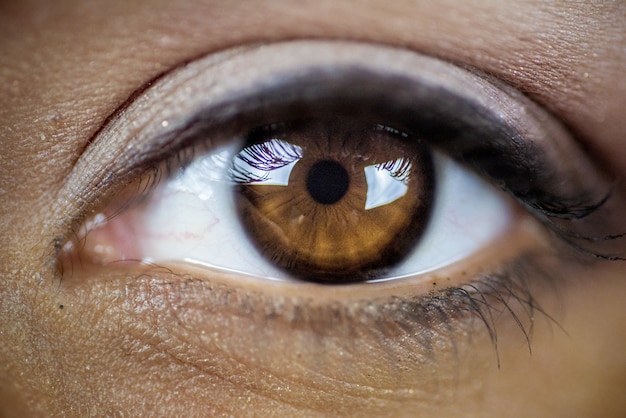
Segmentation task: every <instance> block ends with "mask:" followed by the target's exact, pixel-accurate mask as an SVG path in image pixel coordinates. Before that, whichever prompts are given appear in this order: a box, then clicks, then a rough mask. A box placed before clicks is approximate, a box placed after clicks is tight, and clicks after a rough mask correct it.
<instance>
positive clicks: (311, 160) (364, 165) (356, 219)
mask: <svg viewBox="0 0 626 418" xmlns="http://www.w3.org/2000/svg"><path fill="white" fill-rule="evenodd" d="M231 172H232V176H233V178H234V180H235V181H236V182H237V183H238V186H237V192H236V200H237V207H238V210H239V215H240V217H241V219H242V222H243V224H244V227H245V228H246V230H247V232H248V234H249V236H250V238H251V240H252V241H253V242H254V244H255V245H256V247H257V248H258V250H259V251H260V252H261V253H262V254H263V255H264V256H265V257H266V258H267V259H269V260H270V261H271V262H273V263H274V264H276V265H277V266H279V267H280V268H282V269H284V270H286V271H288V272H290V273H291V274H292V275H294V276H296V277H298V278H301V279H305V280H312V281H318V282H324V283H344V282H352V281H360V280H368V279H373V278H376V277H378V276H379V275H380V274H384V272H385V270H386V269H388V268H390V267H392V266H393V265H394V264H396V263H397V262H399V261H400V260H401V259H402V258H403V257H404V256H405V255H406V254H407V252H408V251H409V250H410V249H411V248H412V247H413V246H414V245H415V243H416V241H417V240H418V239H419V237H420V235H421V233H422V232H423V230H424V227H425V226H426V223H427V220H428V215H429V212H430V209H431V206H432V203H433V196H432V195H433V188H434V174H433V165H432V159H431V154H430V152H429V150H428V148H427V147H426V146H425V145H423V144H422V143H421V142H420V141H418V140H417V139H415V138H411V137H409V136H408V135H406V134H404V133H401V132H399V131H397V130H395V129H393V128H390V127H387V126H384V125H376V126H372V125H371V124H368V123H366V122H362V121H358V120H346V119H324V120H308V121H304V122H297V123H289V124H284V125H270V126H266V127H264V128H260V129H258V130H255V131H254V132H252V133H251V134H250V135H249V137H248V142H247V143H246V145H245V146H244V148H243V149H242V150H241V151H240V152H239V153H238V154H237V156H236V157H235V159H234V161H233V168H232V171H231Z"/></svg>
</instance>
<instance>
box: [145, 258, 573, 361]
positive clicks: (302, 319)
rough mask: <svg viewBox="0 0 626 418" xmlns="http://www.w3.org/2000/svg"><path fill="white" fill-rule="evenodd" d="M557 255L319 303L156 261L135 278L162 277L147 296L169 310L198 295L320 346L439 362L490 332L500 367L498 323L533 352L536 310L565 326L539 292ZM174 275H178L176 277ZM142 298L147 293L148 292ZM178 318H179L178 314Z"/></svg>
mask: <svg viewBox="0 0 626 418" xmlns="http://www.w3.org/2000/svg"><path fill="white" fill-rule="evenodd" d="M555 261H556V263H557V264H558V263H559V262H562V260H561V259H560V258H559V257H558V256H556V255H547V256H546V255H545V254H539V253H529V254H525V255H523V256H520V257H518V259H517V260H516V261H513V262H511V263H510V264H508V265H506V266H503V267H502V268H500V269H498V270H497V271H495V272H493V273H489V274H482V275H480V276H479V277H477V278H476V279H474V280H473V281H471V282H469V283H468V284H465V285H462V286H460V287H450V288H442V289H438V290H433V291H432V292H430V293H428V294H426V295H420V296H405V295H398V296H393V297H387V298H380V299H372V300H357V301H352V302H340V301H336V302H331V303H326V302H322V303H320V304H317V303H315V302H314V301H313V299H312V298H307V297H302V296H298V297H290V298H286V297H278V296H275V295H274V296H268V295H266V294H264V293H260V292H253V291H250V292H249V291H245V290H242V289H235V288H233V287H232V286H230V285H221V284H217V283H214V282H211V281H208V280H206V279H196V278H193V277H192V276H190V275H187V274H185V275H179V274H177V273H173V272H172V271H171V270H169V269H168V268H166V267H160V266H155V265H151V266H148V267H147V268H146V271H145V272H144V273H143V274H142V275H141V276H138V277H137V278H136V279H135V281H136V282H138V283H139V282H140V281H141V277H146V278H148V280H150V283H151V285H150V287H151V288H152V287H153V284H154V283H155V282H161V283H163V284H162V285H161V286H159V287H162V288H161V289H159V290H158V291H156V292H154V293H152V292H151V293H152V294H151V295H150V297H153V298H157V299H159V301H158V303H159V305H162V304H163V300H166V304H167V310H168V311H169V312H181V311H182V310H183V309H187V310H188V309H189V306H190V303H191V306H193V300H199V301H200V302H199V303H200V305H199V307H198V308H196V309H197V310H198V311H197V314H198V315H206V316H207V318H205V319H204V320H211V318H212V317H211V315H214V312H220V311H226V312H228V314H229V315H233V316H243V317H246V318H249V319H250V320H252V321H255V322H256V323H258V324H259V326H257V327H255V328H256V329H258V330H259V332H263V331H262V330H263V329H264V327H266V326H268V325H269V324H271V323H274V324H273V325H277V324H282V326H286V327H287V329H290V330H292V331H294V332H295V331H298V332H307V333H309V334H310V335H312V336H313V338H314V339H315V340H317V341H318V342H319V345H320V347H325V346H326V345H325V342H326V341H329V340H335V341H340V343H341V344H342V345H343V346H344V347H345V349H346V350H351V351H358V350H359V349H363V348H362V347H360V344H362V343H365V344H367V345H368V347H371V344H374V345H373V348H374V349H378V350H379V352H380V353H385V355H386V356H389V358H390V359H393V358H396V359H397V358H403V359H411V360H413V361H419V362H427V363H432V364H436V363H437V360H438V359H439V358H444V357H449V356H452V359H454V357H456V356H457V350H458V348H459V347H461V346H462V344H466V343H468V342H469V343H471V341H472V340H473V339H477V338H481V337H479V335H481V334H482V335H483V336H484V335H485V333H486V335H487V338H488V339H489V340H490V341H491V344H492V347H493V349H494V361H495V362H496V363H497V365H498V367H500V357H499V351H498V344H499V342H500V339H499V336H498V329H499V328H500V327H502V326H504V325H507V326H508V325H510V324H514V325H515V326H517V327H518V328H519V332H520V335H521V337H522V339H523V341H525V343H526V344H527V346H528V350H529V353H530V352H532V347H531V346H532V335H533V325H534V323H535V321H536V319H537V318H536V316H537V314H540V315H541V316H543V317H545V318H546V319H547V320H548V322H549V323H552V324H556V325H557V327H560V326H559V324H558V323H557V322H556V321H555V319H553V318H552V317H551V316H550V315H549V314H548V313H546V312H545V311H544V309H543V308H542V307H541V305H540V304H539V302H538V300H537V299H536V298H535V296H534V295H535V292H538V291H539V289H540V291H542V292H545V291H546V289H547V291H552V292H554V291H555V290H556V289H555V287H554V284H555V283H557V282H558V280H557V279H556V278H555V277H554V276H555V275H554V272H553V271H552V268H550V267H546V266H547V265H552V264H553V263H554V262H555ZM172 276H175V277H176V279H175V280H172V279H171V277H172ZM167 277H170V279H167ZM159 278H160V279H159ZM437 287H438V286H437ZM406 288H409V286H408V285H407V286H406ZM543 296H544V294H543V293H542V297H543ZM141 299H142V300H144V301H145V297H141ZM190 301H191V302H190ZM191 316H195V314H193V313H192V314H191ZM173 326H181V323H180V321H179V323H178V325H176V324H173ZM190 328H191V329H193V327H190ZM506 335H507V336H509V334H508V333H507V334H506ZM265 349H267V350H271V349H272V347H266V348H265ZM322 351H323V349H322ZM319 354H320V355H321V356H323V354H324V353H323V352H320V353H319Z"/></svg>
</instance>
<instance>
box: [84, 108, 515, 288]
mask: <svg viewBox="0 0 626 418" xmlns="http://www.w3.org/2000/svg"><path fill="white" fill-rule="evenodd" d="M169 171H172V175H171V176H170V178H168V179H165V180H162V181H161V182H160V184H159V185H158V186H157V187H156V188H155V190H154V191H153V192H152V193H150V195H149V197H147V198H146V199H144V200H143V201H142V202H141V203H140V204H138V205H136V206H134V207H133V208H132V209H130V210H127V211H125V212H123V213H121V214H119V215H118V216H113V215H112V214H111V213H108V214H107V213H104V214H98V215H97V216H96V218H97V219H109V220H108V221H106V222H103V223H102V224H101V225H99V226H98V227H95V228H93V229H92V230H91V231H90V232H89V234H88V235H87V237H86V242H85V246H84V250H83V251H84V254H85V256H87V257H88V258H89V259H91V260H98V261H99V262H101V263H102V262H104V263H107V262H113V261H118V260H128V259H131V260H132V259H135V260H146V261H147V260H149V261H151V262H156V263H167V262H172V261H177V260H184V261H186V262H189V263H195V264H200V265H203V266H207V267H210V268H212V269H215V270H228V271H234V272H237V273H239V274H245V275H250V276H256V277H262V278H274V279H289V278H297V279H304V280H310V281H316V282H324V283H344V282H354V281H365V280H369V281H372V280H385V279H387V280H388V279H393V278H398V277H409V276H414V275H418V274H423V273H425V272H429V271H433V270H435V269H437V268H441V267H444V266H446V265H449V264H451V263H453V262H456V261H459V260H462V259H463V258H465V257H468V256H471V255H472V253H474V252H476V251H478V250H480V249H481V248H482V247H484V246H486V245H489V244H490V243H492V242H493V241H494V240H495V239H496V238H498V237H499V236H500V235H502V234H503V233H504V232H505V231H506V230H507V228H509V227H510V224H511V223H512V218H513V214H512V208H511V206H510V205H509V204H508V203H507V202H506V200H505V198H504V197H503V196H502V194H501V193H498V192H497V191H496V190H494V189H493V188H491V187H489V186H488V185H487V184H486V183H485V182H484V180H481V179H479V178H478V177H477V176H476V175H474V174H472V173H471V172H470V171H469V170H467V169H464V168H462V167H461V166H460V165H459V164H458V163H455V162H453V161H452V160H451V159H450V158H449V157H446V156H445V155H443V154H442V153H441V152H433V150H432V147H431V146H429V145H428V143H427V141H425V140H423V139H420V138H419V136H417V134H414V135H411V134H408V133H406V132H401V131H399V130H397V129H394V128H392V127H390V126H386V125H384V124H372V123H371V122H370V121H367V120H365V121H364V120H354V119H349V118H339V119H337V118H326V119H309V120H304V121H302V120H300V121H291V122H289V123H281V124H272V125H266V126H262V127H259V128H255V129H252V130H250V132H248V133H247V135H245V136H244V137H243V138H232V139H231V140H229V141H227V143H226V144H225V145H223V146H220V147H217V148H216V149H213V150H210V151H209V152H207V153H206V154H202V155H199V156H197V157H196V158H194V159H193V161H191V162H190V163H189V164H188V165H185V166H182V167H177V168H175V169H174V170H172V169H170V170H169ZM122 243H123V244H122Z"/></svg>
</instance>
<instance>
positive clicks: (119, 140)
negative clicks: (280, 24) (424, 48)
mask: <svg viewBox="0 0 626 418" xmlns="http://www.w3.org/2000/svg"><path fill="white" fill-rule="evenodd" d="M338 45H339V46H338ZM281 46H282V48H283V49H285V48H286V52H287V54H289V53H291V54H292V56H291V57H290V58H291V60H289V59H287V60H286V62H284V63H278V64H272V63H269V64H267V65H266V67H267V68H260V69H258V68H255V69H254V70H250V69H244V70H243V71H241V70H240V69H241V67H238V65H239V66H241V65H242V64H243V63H245V61H246V59H248V56H252V58H255V54H257V55H260V56H261V57H263V54H264V53H265V54H267V53H268V52H267V51H268V50H269V54H270V56H271V53H272V48H271V47H269V48H268V47H258V46H252V47H240V48H236V49H234V50H229V51H226V52H223V53H219V54H215V55H212V56H209V57H207V58H204V59H201V60H199V61H196V62H194V63H192V64H190V65H189V66H187V67H183V68H182V69H181V70H178V71H174V73H173V74H171V76H170V75H169V74H168V75H166V76H165V77H164V78H163V79H162V80H159V81H158V82H157V83H155V85H154V86H152V87H150V88H148V89H146V90H145V91H143V92H142V93H141V94H139V95H138V96H137V97H135V98H134V100H133V101H132V102H131V103H130V104H129V105H128V107H127V108H125V109H123V110H122V111H121V112H120V113H118V114H117V115H115V116H114V117H112V118H111V119H110V120H109V123H108V125H107V126H105V127H104V129H103V130H102V131H101V132H100V134H99V135H98V138H96V140H95V141H94V142H93V143H92V144H91V145H90V146H89V147H88V148H87V149H86V150H85V153H84V155H83V157H82V158H81V159H80V160H79V162H78V164H77V166H76V167H75V169H74V171H73V173H72V175H71V176H70V179H69V181H68V183H67V184H66V187H65V188H64V190H63V191H62V195H63V193H65V194H66V195H69V196H70V198H67V199H64V200H62V201H64V202H67V203H68V204H72V205H73V206H74V208H73V210H66V211H65V213H79V214H80V213H81V212H82V213H86V212H88V211H89V210H94V209H96V208H94V207H90V206H92V205H96V206H97V205H98V204H99V203H100V199H101V196H102V195H103V193H102V190H101V189H105V188H107V187H111V183H115V182H120V181H121V182H123V181H124V179H128V178H130V177H132V176H136V175H137V174H138V173H139V172H140V171H141V170H142V169H145V167H149V166H150V165H151V164H152V165H154V164H156V163H157V162H158V161H160V160H161V159H163V156H164V155H166V154H167V153H168V152H173V151H175V150H176V149H179V148H180V147H182V146H184V141H185V140H187V141H189V140H190V138H192V137H193V134H194V130H198V129H205V128H206V127H205V126H204V125H206V124H207V123H209V124H210V123H215V122H216V117H215V116H216V114H217V113H218V111H219V112H222V114H221V115H220V116H221V117H222V118H223V119H228V118H231V119H232V118H234V117H235V115H236V114H237V112H240V111H241V110H242V109H243V108H245V106H246V105H251V109H247V111H248V112H250V111H251V110H252V111H254V110H256V111H258V110H259V108H260V107H262V105H263V103H261V102H263V101H271V100H274V99H276V98H271V94H267V92H268V91H271V90H272V89H275V90H276V91H279V92H280V91H282V92H285V91H289V90H288V89H287V90H285V89H283V90H281V86H284V85H285V84H286V81H285V79H284V78H285V74H292V75H294V76H293V78H294V79H295V80H296V81H295V82H300V83H302V82H304V81H305V80H307V77H308V76H316V77H322V78H326V79H327V80H331V79H332V78H333V77H332V75H333V71H335V72H338V71H343V72H345V74H344V77H349V76H352V77H354V76H357V74H361V75H363V74H365V82H367V81H368V79H367V78H368V75H367V74H368V73H371V74H372V79H374V78H375V77H377V76H379V77H380V78H381V79H384V78H387V79H390V78H393V77H398V78H401V77H399V76H406V78H407V80H408V79H409V78H413V82H414V85H417V90H420V89H419V83H422V84H423V85H424V86H427V85H428V84H433V83H434V84H437V82H438V83H439V85H438V86H437V85H435V86H434V87H435V90H436V88H446V89H452V90H455V89H456V90H457V91H456V92H457V93H459V94H461V92H462V94H464V95H465V97H466V99H467V97H471V101H470V102H471V103H472V104H474V105H476V106H478V107H480V106H482V108H483V110H486V111H487V112H491V113H492V115H494V116H496V117H497V118H499V119H500V120H499V121H498V122H499V126H500V127H507V126H508V127H510V128H512V129H511V130H510V132H509V133H508V135H510V136H511V140H512V142H513V143H514V142H515V141H519V142H520V143H519V144H516V145H514V146H511V144H501V145H505V146H504V147H503V150H504V151H505V152H510V151H515V150H516V149H517V150H519V151H521V152H522V153H524V154H525V155H535V156H537V157H540V155H539V153H540V152H541V151H543V152H548V153H550V154H552V155H550V156H549V157H548V158H547V159H546V160H547V161H555V160H556V158H558V157H562V156H563V154H569V158H570V159H571V161H573V162H575V163H576V164H578V165H579V167H577V169H578V171H582V172H583V175H582V176H579V177H580V178H578V179H574V181H573V182H572V181H571V179H569V180H570V183H572V184H571V185H570V186H571V189H572V190H568V191H567V193H566V194H568V195H569V196H575V195H576V192H579V191H580V192H584V193H590V194H592V195H591V196H585V199H583V204H586V205H587V206H590V207H591V206H593V204H596V203H598V202H601V201H602V199H603V198H604V197H605V196H607V193H608V190H610V187H611V181H610V180H609V179H607V178H606V177H605V176H604V175H603V174H602V173H600V172H599V170H597V168H596V167H594V166H593V164H592V162H590V161H589V159H588V158H586V156H584V155H583V154H582V153H581V152H580V151H579V150H578V148H577V147H576V146H575V144H573V141H572V139H571V137H570V136H569V134H568V133H567V132H566V131H565V130H564V129H563V128H562V127H561V126H560V124H558V123H557V122H555V121H554V120H552V119H551V117H550V116H549V115H548V114H547V113H546V112H544V111H542V109H540V108H539V107H538V106H537V105H534V104H533V103H532V102H530V101H529V100H528V99H526V98H525V97H524V96H522V95H521V93H519V92H516V91H515V90H514V89H512V88H510V87H508V86H506V85H504V84H503V83H501V82H499V81H497V80H493V79H489V80H487V77H486V76H484V75H480V76H478V75H476V74H475V73H476V71H468V70H467V69H460V68H458V67H454V66H453V65H452V64H448V63H443V62H440V61H438V60H435V59H432V58H427V57H422V56H419V55H416V54H415V53H413V52H410V51H403V50H395V49H392V48H387V47H377V46H371V45H362V44H354V43H337V42H335V43H333V47H332V48H327V47H325V46H324V42H319V41H318V42H303V41H300V42H293V43H285V44H279V48H281ZM338 50H339V51H341V52H342V54H339V53H338ZM303 51H304V52H303ZM283 52H285V51H283ZM284 56H289V55H284ZM294 56H296V59H294ZM373 57H376V58H377V60H373V59H372V58H373ZM267 58H268V57H267V56H266V59H267ZM256 59H257V60H259V57H256ZM299 60H300V61H299ZM302 62H304V64H303V63H302ZM418 64H419V65H422V66H423V67H422V68H417V69H415V68H411V66H416V65H418ZM324 66H326V67H324ZM252 68H254V67H252ZM237 71H240V74H239V75H237V76H235V77H233V73H236V72H237ZM307 71H309V72H308V73H307ZM437 71H441V72H443V74H444V77H446V79H445V80H437V79H436V72H437ZM276 74H279V75H281V77H282V78H281V77H277V76H276ZM341 77H342V76H341V75H340V76H339V77H338V79H339V82H341ZM416 80H417V81H416ZM343 81H344V84H345V80H343ZM370 81H371V80H370ZM295 82H294V83H295ZM294 85H295V84H293V83H292V86H294ZM366 87H367V88H369V89H373V90H376V89H375V88H373V87H372V86H371V85H367V86H366ZM430 87H433V86H432V85H431V86H430ZM316 88H317V87H316V86H315V85H313V87H312V90H309V91H308V92H303V91H296V92H293V91H292V92H291V93H292V94H293V96H294V97H293V98H291V103H290V104H293V102H294V101H296V100H300V101H301V102H303V101H306V100H307V97H306V96H307V95H308V96H309V97H308V98H310V99H316V100H319V97H314V96H315V95H319V92H318V91H316V90H315V89H316ZM259 91H260V92H261V93H263V92H265V95H263V94H259ZM250 92H252V93H250ZM401 92H402V89H401V88H398V89H396V91H395V93H398V94H399V95H401ZM342 93H347V94H350V91H349V90H348V91H343V92H342ZM412 93H415V89H414V90H412ZM326 94H331V95H332V94H335V95H336V96H337V97H338V96H340V95H341V94H340V93H339V92H330V93H329V92H326ZM368 94H369V95H370V96H372V95H373V94H385V92H382V91H380V92H371V91H370V92H368ZM388 94H389V93H388V92H387V95H388ZM429 94H433V93H432V92H430V93H429ZM233 96H234V97H235V98H234V99H233ZM254 97H257V102H256V103H254V102H248V103H246V102H245V100H246V99H247V98H254ZM282 99H284V98H282ZM282 99H281V100H282ZM394 99H395V100H399V99H400V98H399V97H396V98H394ZM409 99H410V98H409ZM404 100H405V101H407V98H404ZM422 101H423V100H422ZM242 102H243V103H242ZM279 102H280V101H279ZM279 102H277V103H279ZM453 105H454V103H453V102H451V106H453ZM255 107H256V109H254V108H255ZM209 109H210V110H211V113H207V111H208V110H209ZM461 109H463V103H461V107H460V108H459V113H460V115H459V116H463V115H464V113H466V112H465V111H464V110H467V107H466V108H465V109H464V110H463V111H462V110H461ZM243 113H244V114H245V113H246V111H245V110H244V112H243ZM467 113H471V112H467ZM190 115H191V117H190ZM236 116H237V117H240V116H239V115H236ZM217 119H219V118H217ZM538 121H541V127H540V128H538V127H537V125H538V123H537V122H538ZM527 122H528V123H527ZM548 135H550V136H552V137H553V138H551V139H552V141H551V142H550V141H543V140H544V139H545V138H542V136H544V137H545V136H548ZM533 137H534V138H533ZM192 139H193V138H192ZM529 139H530V141H529ZM532 141H535V142H534V143H531V142H532ZM542 141H543V143H542ZM524 142H525V143H524ZM555 144H556V146H555ZM530 145H532V147H534V148H536V149H534V150H532V152H529V151H530V148H531V147H530ZM472 146H473V145H472ZM492 146H493V144H492ZM516 147H517V148H516ZM111 151H113V152H111ZM462 154H463V150H459V155H457V157H463V155H462ZM557 154H558V155H557ZM542 158H543V157H542ZM542 158H539V159H542ZM509 159H510V157H509ZM466 162H467V161H466ZM469 163H470V164H471V163H472V162H471V161H469ZM533 163H534V162H533V161H530V160H528V161H522V162H519V161H517V162H515V163H514V164H520V165H521V164H526V165H532V164H533ZM476 165H478V164H476ZM542 165H544V166H545V162H544V163H542ZM562 165H566V164H562ZM475 168H476V167H475ZM478 168H479V169H483V170H484V167H480V166H478ZM567 168H568V169H569V171H570V174H571V172H572V169H571V167H567ZM543 169H544V171H545V169H546V167H543ZM566 171H567V170H566ZM575 171H576V170H574V172H575ZM487 174H488V175H489V174H490V173H487ZM550 175H553V176H554V175H555V176H556V177H557V178H558V177H559V173H557V169H556V168H555V170H554V172H553V173H548V176H547V178H546V180H547V179H548V177H550ZM575 183H579V184H575ZM590 184H591V185H593V186H598V187H600V188H601V190H600V191H599V192H597V191H594V190H596V189H597V188H598V187H590ZM555 197H559V196H555ZM561 197H562V196H561ZM610 200H611V203H612V205H613V206H615V205H617V206H618V207H621V205H623V200H622V199H621V198H620V199H610ZM568 203H572V202H568ZM605 205H606V203H605ZM607 206H608V205H607ZM609 209H610V210H615V207H613V208H609ZM61 213H63V212H61ZM590 213H591V212H590ZM546 214H547V215H548V217H550V215H553V214H549V213H547V212H546ZM80 218H81V216H80V215H79V216H76V217H75V219H72V220H70V223H74V224H75V223H77V222H80ZM596 218H598V219H602V218H603V217H596ZM554 222H556V223H558V222H560V221H559V220H558V219H556V220H554ZM590 223H591V224H592V228H591V229H593V230H594V231H595V230H597V229H598V222H597V221H593V222H590ZM70 228H71V226H70ZM600 229H601V230H602V229H604V230H606V232H602V231H601V232H599V234H600V236H602V235H603V234H604V235H610V234H615V226H614V225H608V226H606V225H605V226H603V227H602V228H600ZM620 232H621V231H620ZM571 235H572V236H576V235H580V236H588V235H591V233H590V232H589V231H587V232H581V233H575V234H571Z"/></svg>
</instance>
